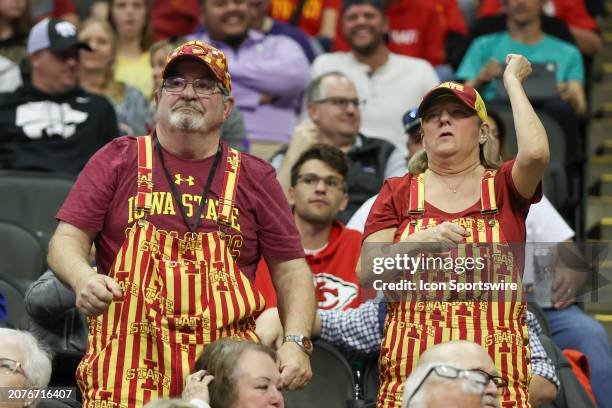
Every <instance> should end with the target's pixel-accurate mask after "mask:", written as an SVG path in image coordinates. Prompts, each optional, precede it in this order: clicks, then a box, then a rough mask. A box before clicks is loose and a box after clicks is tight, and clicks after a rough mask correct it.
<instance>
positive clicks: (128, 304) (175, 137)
mask: <svg viewBox="0 0 612 408" xmlns="http://www.w3.org/2000/svg"><path fill="white" fill-rule="evenodd" d="M230 91H231V80H230V75H229V73H228V67H227V61H226V59H225V55H224V54H223V53H222V52H221V51H219V50H218V49H216V48H213V47H211V46H210V45H208V44H206V43H203V42H201V41H190V42H187V43H184V44H182V45H181V46H179V47H177V48H176V49H175V50H174V51H173V52H172V53H171V54H170V55H169V56H168V57H167V59H166V66H165V68H164V71H163V82H162V86H161V87H160V89H158V90H157V92H156V95H155V98H156V99H157V102H158V103H157V106H158V115H157V123H156V128H155V131H154V132H153V133H152V135H147V136H142V137H122V138H118V139H116V140H114V141H113V142H111V143H109V144H107V145H106V146H105V147H104V148H102V149H101V150H100V151H99V152H98V153H97V154H96V155H95V156H94V157H93V158H92V159H91V160H90V162H89V163H88V164H87V166H86V168H85V170H84V171H83V172H82V173H81V175H80V177H79V179H78V180H77V182H76V184H75V185H74V187H73V189H72V191H71V192H70V195H69V196H68V198H67V200H66V202H65V203H64V205H63V206H62V208H61V209H60V211H59V213H58V215H57V218H58V219H59V220H60V223H59V225H58V228H57V230H56V232H55V235H54V236H53V238H52V240H51V243H50V245H49V265H50V266H51V269H53V270H54V271H55V272H56V273H57V275H58V277H59V278H60V279H61V280H62V281H63V282H64V283H65V284H67V285H68V286H69V287H71V288H72V289H73V290H74V292H75V293H76V305H77V307H78V308H79V310H80V311H82V312H83V313H85V315H87V316H88V320H89V322H88V323H89V324H88V327H89V342H88V349H87V352H86V354H85V357H84V358H83V360H82V361H81V364H80V365H79V367H78V369H77V380H78V382H79V386H80V387H81V389H82V390H83V398H84V401H83V403H84V406H86V407H90V406H98V404H100V405H102V404H109V405H116V406H119V405H121V406H127V407H130V408H131V407H136V406H142V405H143V404H144V403H146V402H148V401H150V400H153V399H157V398H158V397H166V398H167V397H169V396H172V395H180V393H181V391H182V388H183V381H184V378H185V377H186V376H187V374H189V371H190V369H191V367H193V364H194V363H195V359H196V358H197V357H198V356H199V355H200V354H201V353H202V351H203V349H204V347H205V346H206V345H208V344H210V343H211V342H213V341H215V340H217V339H219V338H223V337H234V338H244V339H251V340H256V336H255V331H254V330H255V320H254V316H256V315H257V314H259V312H260V311H262V310H263V307H264V303H263V297H262V296H261V295H260V294H259V292H258V291H257V289H256V287H255V286H254V285H253V283H252V282H253V280H254V275H255V270H256V268H257V264H258V262H259V260H260V258H261V256H262V255H263V256H264V258H265V259H266V261H267V263H268V265H269V266H270V271H271V272H272V279H273V282H274V286H275V288H276V290H277V293H278V305H279V306H278V307H279V310H280V315H281V317H282V322H283V327H284V329H285V335H286V337H285V338H284V341H285V342H284V344H283V345H282V346H281V347H280V348H279V349H278V361H279V368H280V371H281V384H280V386H282V387H287V388H289V389H294V388H298V387H301V386H303V385H304V384H305V383H306V382H307V381H308V380H309V379H310V376H311V370H310V361H309V353H310V352H311V351H312V344H311V343H310V340H309V338H308V336H309V334H310V329H311V328H312V319H313V313H314V306H315V300H314V288H313V285H312V277H311V274H310V271H309V269H308V265H307V264H306V262H305V261H304V251H303V249H302V246H301V244H300V239H299V234H298V231H297V230H296V228H295V224H294V222H293V219H292V217H291V212H290V210H289V206H288V205H287V202H286V201H285V199H284V196H283V192H282V190H281V188H280V186H279V184H278V182H277V180H276V175H275V173H274V169H273V168H272V167H271V166H270V165H269V164H267V163H265V162H263V161H262V160H259V159H257V158H254V157H253V156H250V155H248V154H241V153H240V152H238V151H237V150H235V149H233V148H231V147H229V146H228V145H227V144H226V143H224V142H220V132H221V131H220V129H221V126H222V125H223V123H224V121H225V120H226V119H227V117H228V115H229V114H230V111H231V110H232V107H233V105H234V100H233V97H232V96H230ZM92 243H95V247H96V266H97V270H94V269H93V268H91V266H90V265H89V263H88V262H87V255H88V253H89V250H90V248H91V245H92Z"/></svg>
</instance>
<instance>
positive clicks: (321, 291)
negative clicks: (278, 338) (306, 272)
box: [255, 221, 363, 310]
mask: <svg viewBox="0 0 612 408" xmlns="http://www.w3.org/2000/svg"><path fill="white" fill-rule="evenodd" d="M361 239H362V236H361V233H360V232H358V231H355V230H352V229H348V228H346V227H345V226H344V225H343V224H342V223H341V222H340V221H334V225H333V226H332V229H331V231H330V233H329V242H328V244H327V246H326V247H325V249H323V250H322V251H321V252H319V253H318V254H316V255H306V261H307V262H308V265H309V266H310V270H311V271H312V274H313V280H314V285H315V291H316V295H317V303H318V305H317V306H318V308H319V309H326V310H329V309H352V308H356V307H358V306H359V305H360V304H361V302H362V301H363V299H362V295H361V288H360V286H359V280H358V279H357V274H356V273H355V268H356V267H357V261H358V260H359V256H360V254H361ZM255 286H256V287H257V289H258V290H259V291H260V292H261V293H262V294H263V296H264V298H265V299H266V309H268V308H271V307H276V292H275V290H274V286H273V284H272V279H271V278H270V271H269V270H268V266H267V265H266V262H265V261H264V260H263V259H262V260H261V261H260V262H259V266H258V267H257V272H256V274H255Z"/></svg>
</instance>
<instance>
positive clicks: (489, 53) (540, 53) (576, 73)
mask: <svg viewBox="0 0 612 408" xmlns="http://www.w3.org/2000/svg"><path fill="white" fill-rule="evenodd" d="M508 54H521V55H523V56H525V58H527V59H528V60H529V61H530V62H531V63H537V64H544V63H554V64H556V66H557V81H563V82H565V81H580V82H584V66H583V64H582V56H581V55H580V51H578V48H576V47H575V46H574V45H572V44H570V43H567V42H565V41H561V40H559V39H557V38H555V37H551V36H549V35H546V34H544V37H543V38H542V40H540V41H539V42H537V43H535V44H523V43H520V42H516V41H514V40H513V39H512V38H511V37H510V34H509V33H508V31H503V32H500V33H494V34H487V35H483V36H481V37H478V38H476V39H475V40H474V42H472V45H471V46H470V48H469V49H468V51H467V53H466V54H465V56H464V57H463V60H462V61H461V65H460V66H459V70H458V71H457V78H458V79H459V80H462V81H470V80H474V79H476V77H477V76H478V73H479V72H480V69H481V68H482V67H483V66H485V65H486V64H487V62H489V60H490V59H495V60H497V61H499V63H500V64H502V65H503V64H505V62H506V55H508ZM496 86H497V84H496V81H491V83H489V84H488V85H486V86H485V87H484V88H483V89H482V92H480V93H481V95H482V97H483V98H484V99H485V100H488V101H490V100H492V99H494V98H495V95H496V93H497V89H496Z"/></svg>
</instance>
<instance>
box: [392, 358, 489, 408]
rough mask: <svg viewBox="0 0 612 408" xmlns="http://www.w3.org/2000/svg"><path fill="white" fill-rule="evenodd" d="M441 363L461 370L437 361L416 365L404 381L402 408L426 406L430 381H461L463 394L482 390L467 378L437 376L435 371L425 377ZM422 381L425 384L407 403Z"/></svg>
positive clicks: (458, 368)
mask: <svg viewBox="0 0 612 408" xmlns="http://www.w3.org/2000/svg"><path fill="white" fill-rule="evenodd" d="M441 365H445V366H450V367H454V368H456V369H457V370H462V368H460V367H457V365H456V364H453V363H445V362H437V363H431V364H423V365H420V366H417V368H416V369H415V370H414V371H413V372H412V374H411V375H410V377H408V379H407V380H406V382H405V383H404V396H403V398H402V400H403V403H402V408H427V395H428V394H427V392H428V390H429V389H430V387H428V385H429V386H431V385H432V384H431V383H432V382H446V381H461V391H462V392H463V393H464V394H482V392H483V391H484V387H483V386H479V385H477V384H474V383H472V382H471V381H469V380H466V379H464V378H461V377H459V378H456V379H449V378H444V377H439V376H438V375H437V374H436V372H435V371H434V372H433V373H431V374H430V375H429V377H427V379H425V376H426V375H427V373H428V372H429V371H430V370H432V369H433V368H434V367H437V366H441ZM423 381H425V382H427V384H423V385H422V386H421V388H420V389H419V391H418V393H417V394H416V395H414V396H413V397H412V399H411V400H410V405H408V398H410V396H412V394H414V391H415V390H416V389H417V388H418V386H419V385H420V384H421V383H422V382H423Z"/></svg>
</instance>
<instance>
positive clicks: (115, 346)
mask: <svg viewBox="0 0 612 408" xmlns="http://www.w3.org/2000/svg"><path fill="white" fill-rule="evenodd" d="M152 164H153V146H152V137H150V136H143V137H139V138H138V181H137V197H136V201H137V206H136V207H137V210H136V212H138V214H135V217H136V219H138V221H137V222H135V223H134V224H133V225H131V226H128V227H127V229H126V231H125V235H126V239H125V241H124V242H123V245H122V246H121V249H120V250H119V252H118V253H117V257H116V259H115V261H114V262H113V265H112V267H111V270H110V271H109V276H110V277H112V278H114V279H115V280H116V281H117V282H118V283H119V285H120V286H121V288H122V289H123V293H124V296H123V299H121V300H118V301H113V302H112V303H111V304H110V306H109V308H108V309H107V310H106V312H104V313H103V314H102V315H100V316H98V317H95V318H89V340H88V348H87V353H86V354H85V357H84V358H83V360H82V361H81V363H80V365H79V367H78V370H77V380H78V383H79V386H80V388H81V390H82V391H83V405H84V406H85V407H117V406H119V407H135V406H142V405H143V404H144V403H146V402H147V401H149V400H153V399H157V398H158V397H169V396H172V395H180V393H181V391H182V389H183V384H184V379H185V377H186V375H187V374H188V373H189V371H190V369H191V368H192V367H193V364H194V362H195V360H196V358H197V357H198V356H199V355H200V354H201V353H202V351H203V349H204V347H205V346H206V345H208V344H210V343H211V342H213V341H214V340H216V339H219V338H221V337H229V336H233V337H242V338H249V339H252V340H257V336H256V335H255V332H254V328H255V321H254V318H253V316H254V315H256V313H258V312H259V311H261V310H262V309H263V307H264V301H263V297H261V296H260V294H259V292H257V291H256V290H255V289H254V288H253V286H252V285H251V283H250V282H249V280H248V279H247V278H246V276H244V275H243V274H242V273H241V272H240V269H239V267H238V265H237V264H236V262H235V260H234V259H233V258H232V256H231V254H230V251H229V249H228V245H227V242H226V241H227V240H226V239H224V234H223V233H222V232H221V223H226V225H230V215H231V214H232V207H233V205H234V199H235V193H236V186H237V183H238V176H239V169H240V153H239V152H238V151H236V150H234V149H232V148H229V150H228V154H227V161H226V166H225V175H224V185H223V189H222V191H223V195H222V197H221V198H220V200H219V201H220V205H219V207H220V208H219V215H218V221H217V223H218V225H219V229H218V230H217V231H213V232H208V233H189V232H188V233H186V234H185V237H182V238H181V237H179V236H178V234H177V233H176V232H172V231H164V230H160V229H157V228H156V227H155V226H154V225H152V224H151V223H150V222H149V221H147V220H146V216H147V214H149V210H150V208H151V200H152V190H153V177H152V174H153V173H152ZM203 199H204V198H203Z"/></svg>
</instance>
